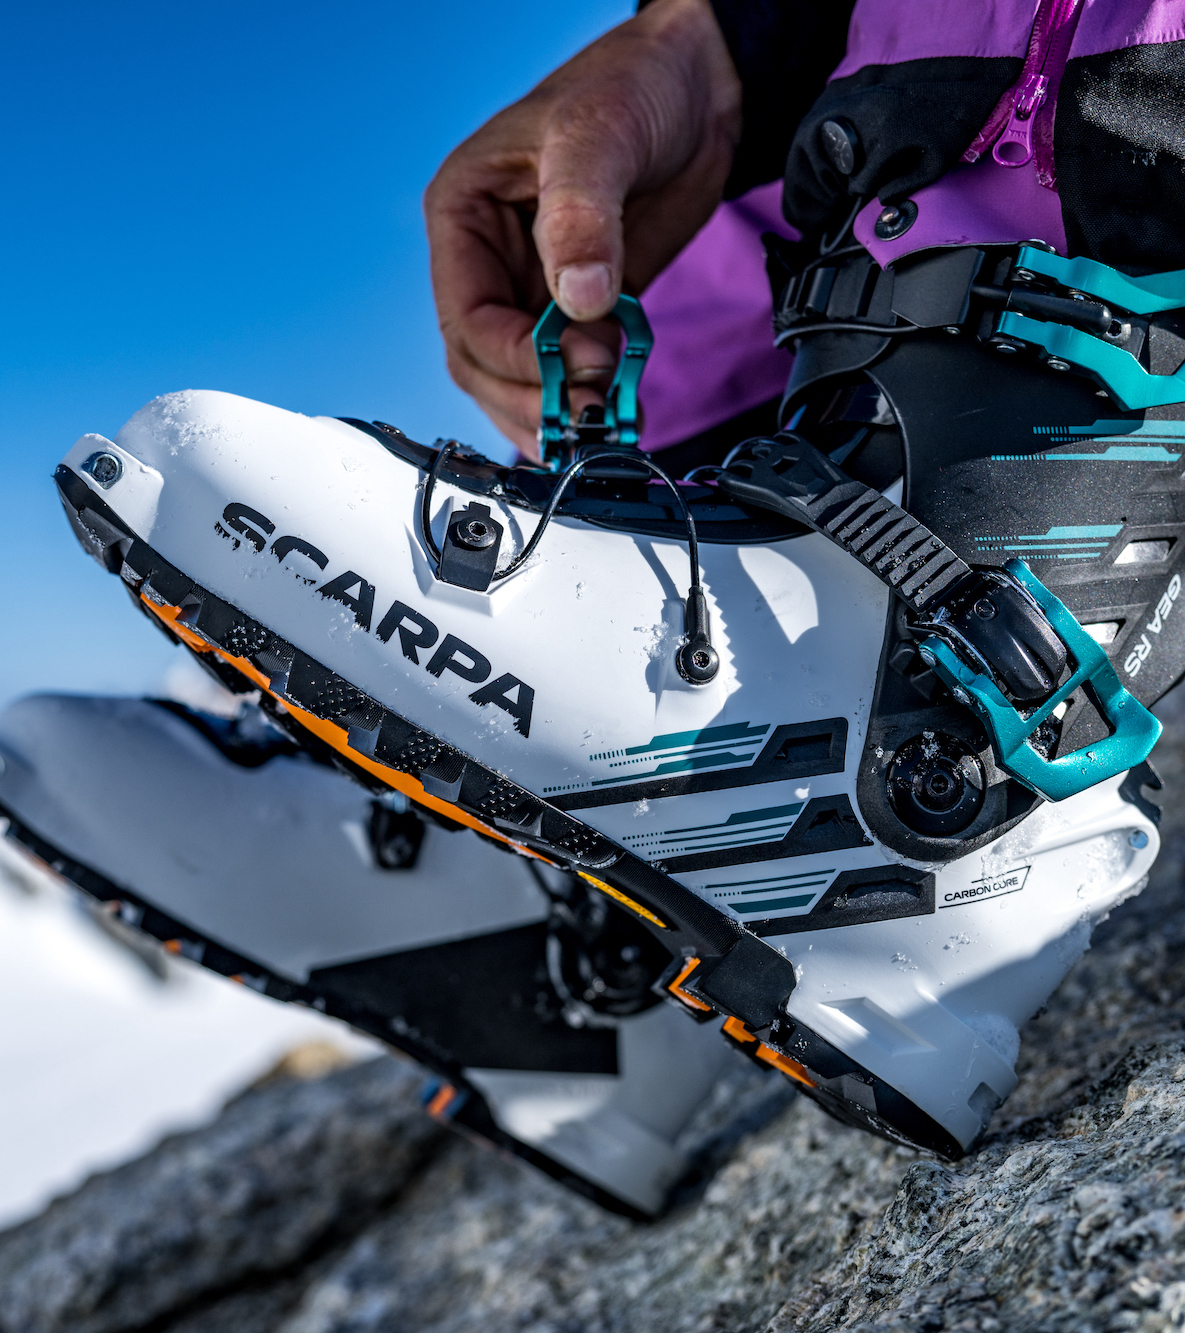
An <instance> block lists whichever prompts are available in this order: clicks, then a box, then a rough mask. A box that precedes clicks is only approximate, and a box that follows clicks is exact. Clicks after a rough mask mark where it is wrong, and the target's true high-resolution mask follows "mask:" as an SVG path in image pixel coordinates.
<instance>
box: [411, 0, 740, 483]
mask: <svg viewBox="0 0 1185 1333" xmlns="http://www.w3.org/2000/svg"><path fill="white" fill-rule="evenodd" d="M740 107H741V90H740V82H739V80H738V78H737V75H736V71H735V70H734V69H733V66H732V61H731V59H730V57H729V54H728V49H727V47H726V46H725V44H724V38H723V36H722V35H721V33H720V29H719V28H718V27H717V25H716V20H715V18H714V16H713V14H712V10H711V7H710V5H709V3H708V0H652V3H651V4H650V5H648V6H647V8H645V9H644V10H643V11H642V12H641V13H640V14H638V15H636V16H635V17H634V18H632V19H630V20H628V21H627V22H626V23H623V24H621V25H620V27H617V28H614V29H613V30H612V31H611V32H608V33H606V34H605V36H604V37H601V38H599V39H598V40H597V41H595V42H593V43H592V45H591V46H588V47H586V48H585V49H584V50H583V51H581V52H580V53H579V54H578V55H576V56H575V57H574V58H573V59H572V60H570V61H568V63H567V64H566V65H563V66H561V67H560V68H559V69H558V70H556V71H555V72H554V73H553V74H550V75H549V76H548V77H547V78H546V79H544V80H543V82H542V83H541V84H539V86H538V87H537V88H535V89H534V90H533V91H532V92H530V93H528V94H527V96H526V97H524V98H523V99H522V101H520V102H516V103H515V104H514V105H513V106H510V107H507V108H506V109H505V110H504V111H501V112H499V113H498V114H497V115H496V116H494V117H493V118H492V119H491V120H489V121H488V122H487V123H486V124H485V125H483V126H482V128H481V129H479V130H478V131H477V133H476V134H474V135H472V136H471V137H470V138H469V139H467V140H466V141H465V142H464V143H463V144H461V145H460V147H459V148H457V149H455V150H454V151H453V152H452V153H451V154H450V155H449V157H448V158H447V159H446V161H445V163H444V165H443V166H442V167H441V168H440V170H439V172H438V173H437V175H436V178H435V179H434V180H433V182H432V183H431V185H430V186H429V187H428V190H427V193H426V194H425V197H424V210H425V214H426V217H427V223H428V239H429V244H430V247H431V256H432V283H433V287H434V289H435V294H436V306H437V313H438V316H439V319H440V327H441V332H442V333H443V334H444V341H445V347H446V349H447V355H448V366H449V371H450V373H451V374H452V376H453V378H454V379H455V380H456V382H457V383H458V384H459V385H460V386H461V388H462V389H464V390H465V391H466V392H467V393H470V394H472V395H473V397H474V398H476V399H477V401H478V403H479V404H480V405H481V406H482V407H483V408H484V409H485V411H486V412H487V413H488V414H489V416H490V417H491V418H492V419H493V421H494V423H495V424H496V425H497V426H498V427H499V429H501V430H502V431H503V432H504V433H505V434H506V435H507V436H509V438H510V439H511V440H512V441H513V442H514V443H515V444H516V445H518V447H519V448H520V449H521V450H522V451H523V452H524V453H525V454H527V455H529V456H531V457H538V445H537V444H536V440H535V429H536V427H537V426H538V424H539V369H538V365H537V364H536V361H535V351H534V347H533V346H532V343H531V330H532V328H533V327H534V325H535V323H536V321H537V319H538V317H539V315H540V314H541V313H542V311H543V309H544V307H545V306H546V305H547V302H548V300H549V299H550V298H551V297H554V298H555V300H556V301H558V302H559V305H560V307H561V308H562V309H563V310H564V312H565V313H566V314H567V315H568V316H569V317H570V318H571V319H573V320H574V321H577V322H578V323H577V325H576V326H570V327H569V329H568V331H567V332H566V333H565V335H564V340H563V347H564V355H565V362H566V365H567V368H568V383H569V386H570V387H571V389H572V413H573V417H574V418H575V417H576V416H577V415H578V414H579V412H580V411H581V410H582V409H583V407H585V406H586V405H587V404H589V403H599V402H601V401H603V392H604V389H605V388H606V387H607V386H608V381H609V378H610V376H611V374H612V371H613V368H614V366H615V364H616V361H617V348H618V341H619V331H618V328H617V325H616V323H615V322H613V321H611V320H610V321H605V319H604V317H605V316H606V315H607V314H608V312H609V311H611V310H612V308H613V306H614V305H615V304H616V301H617V298H618V296H619V294H620V293H621V290H622V288H623V286H624V287H625V289H626V290H629V291H633V292H639V291H641V290H642V289H643V288H644V287H645V286H646V284H647V283H648V282H649V281H650V280H651V279H652V278H653V277H654V276H655V275H656V274H657V273H659V272H660V271H661V270H662V269H663V268H664V267H665V266H666V265H667V264H668V263H669V262H670V261H671V260H672V259H673V258H674V256H675V255H676V254H678V252H679V251H680V250H681V249H682V248H683V246H684V245H686V244H687V242H688V241H689V240H690V239H691V238H692V236H694V235H695V233H696V232H697V231H698V230H699V228H700V227H701V226H703V224H704V223H705V222H706V221H707V220H708V218H709V217H710V216H711V214H712V211H713V210H714V209H715V207H716V205H717V203H718V202H719V200H720V196H721V191H722V190H723V187H724V182H725V180H726V179H727V176H728V172H729V167H730V165H731V162H732V154H733V149H734V147H735V145H736V142H737V140H738V138H739V137H740V125H741V111H740ZM598 321H600V322H598Z"/></svg>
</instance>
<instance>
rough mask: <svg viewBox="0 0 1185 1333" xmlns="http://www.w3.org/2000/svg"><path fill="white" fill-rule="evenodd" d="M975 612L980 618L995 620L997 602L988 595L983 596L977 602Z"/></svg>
mask: <svg viewBox="0 0 1185 1333" xmlns="http://www.w3.org/2000/svg"><path fill="white" fill-rule="evenodd" d="M975 614H976V615H977V616H978V617H979V618H980V620H994V619H995V616H996V604H995V602H993V601H992V600H991V599H990V598H988V597H981V598H980V599H979V601H978V602H976V603H975Z"/></svg>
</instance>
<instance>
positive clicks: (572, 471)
mask: <svg viewBox="0 0 1185 1333" xmlns="http://www.w3.org/2000/svg"><path fill="white" fill-rule="evenodd" d="M456 447H457V442H456V441H455V440H450V441H449V442H448V443H447V444H446V445H445V446H444V448H442V449H441V450H440V452H439V453H438V454H437V455H436V458H435V459H434V460H433V463H432V468H431V471H430V472H429V473H428V479H427V481H425V483H424V495H423V499H422V501H421V505H420V515H421V521H422V523H423V528H424V539H425V540H424V545H425V546H426V547H427V548H428V550H429V552H430V553H431V555H432V558H433V559H434V560H435V561H436V576H437V578H439V577H440V562H441V554H440V548H439V547H438V546H437V545H436V541H435V539H434V538H433V536H432V528H431V522H432V492H433V490H434V488H435V486H436V480H437V478H438V477H439V476H440V472H441V468H442V467H443V465H444V459H445V457H446V456H447V455H448V454H451V453H452V451H453V450H454V449H455V448H456ZM598 462H612V463H617V464H619V465H620V464H622V463H629V464H637V465H639V466H641V467H644V468H645V469H646V470H647V471H648V472H650V473H652V474H653V475H654V476H656V477H657V478H658V479H659V481H661V482H662V483H663V484H664V485H665V486H666V487H667V489H668V490H669V491H670V492H671V494H672V495H673V496H674V497H675V503H676V504H677V505H678V506H679V513H680V516H681V517H682V519H683V524H684V527H686V529H687V558H688V560H689V562H690V564H691V587H690V589H689V590H688V593H687V601H686V603H685V618H684V630H685V633H686V636H687V637H686V640H685V642H684V643H683V645H682V646H681V647H680V648H679V650H678V652H677V653H676V654H675V664H676V666H677V668H678V670H679V674H680V675H681V676H682V677H683V679H684V680H686V681H687V682H688V683H690V684H692V685H706V684H707V683H708V682H709V681H711V680H715V678H716V673H717V671H718V670H719V669H720V655H719V654H718V653H717V652H716V650H715V648H713V647H712V641H711V638H710V636H709V633H708V606H707V599H706V598H705V597H704V589H703V585H702V584H701V583H700V576H699V538H698V536H697V534H696V531H695V519H694V518H692V516H691V510H690V509H689V508H688V506H687V500H686V498H685V497H684V495H683V492H682V491H681V490H680V489H679V487H678V486H677V485H676V484H675V482H674V481H672V480H671V478H670V477H669V476H668V475H667V473H666V472H664V471H663V469H662V468H660V467H659V466H658V464H657V463H653V462H651V460H650V459H649V458H647V457H646V456H645V454H641V453H638V454H623V453H622V451H621V450H620V449H613V450H609V449H602V450H600V451H599V452H598V453H593V454H586V455H585V456H584V457H583V458H578V459H577V460H576V461H575V462H574V463H572V464H570V465H569V466H568V468H567V469H566V470H565V471H564V473H563V474H562V475H561V477H560V479H559V481H558V482H557V483H556V487H555V490H553V491H552V493H551V498H550V499H549V500H548V502H547V508H546V509H544V511H543V513H542V514H541V515H540V516H539V522H538V523H537V524H536V525H535V531H534V532H533V533H532V534H531V540H530V541H529V542H527V544H526V546H524V547H523V549H522V550H521V551H520V552H519V553H518V555H517V556H515V558H514V559H513V560H512V561H511V562H510V563H509V564H508V565H507V566H506V568H505V569H500V570H497V571H496V572H495V573H494V574H492V575H491V577H490V582H491V583H495V582H497V581H498V580H499V579H504V578H509V576H510V575H511V574H513V573H514V572H515V570H517V569H521V568H522V566H523V564H524V563H525V562H526V561H527V560H529V559H530V558H531V556H532V554H533V553H534V551H535V548H536V547H537V546H538V545H539V542H540V539H541V538H542V536H543V534H544V532H545V531H546V529H547V525H548V524H549V523H550V522H551V520H552V518H553V517H554V516H555V512H556V510H557V508H558V507H559V503H560V501H561V500H562V499H563V496H564V492H565V491H566V490H567V489H568V486H569V484H570V483H571V482H572V480H573V479H574V478H575V477H576V476H577V475H578V474H579V473H580V472H581V471H583V469H584V468H586V467H587V466H588V465H589V464H590V463H598Z"/></svg>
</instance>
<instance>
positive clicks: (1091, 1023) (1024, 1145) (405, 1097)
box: [0, 696, 1185, 1333]
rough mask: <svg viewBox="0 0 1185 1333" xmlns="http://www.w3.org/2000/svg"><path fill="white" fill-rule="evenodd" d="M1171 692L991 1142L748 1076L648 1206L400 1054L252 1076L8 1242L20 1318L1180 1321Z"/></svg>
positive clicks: (727, 1325)
mask: <svg viewBox="0 0 1185 1333" xmlns="http://www.w3.org/2000/svg"><path fill="white" fill-rule="evenodd" d="M1160 711H1161V712H1162V715H1163V716H1164V717H1165V721H1166V726H1167V728H1168V730H1167V735H1166V740H1165V742H1163V743H1162V746H1161V747H1160V749H1159V750H1158V752H1157V754H1156V756H1155V761H1156V763H1157V765H1158V767H1159V768H1160V769H1161V771H1162V773H1163V774H1164V776H1165V779H1166V796H1167V797H1168V800H1167V807H1166V813H1165V820H1164V823H1163V825H1162V833H1163V835H1164V849H1163V852H1162V854H1161V858H1160V861H1159V862H1158V864H1157V867H1156V869H1155V871H1154V873H1153V876H1152V880H1151V883H1150V885H1149V887H1148V888H1147V889H1146V890H1145V892H1144V893H1143V894H1142V895H1141V896H1140V897H1139V898H1136V899H1134V900H1132V901H1131V902H1129V903H1126V904H1124V906H1123V907H1121V908H1120V909H1118V910H1117V911H1116V912H1115V913H1114V915H1113V916H1112V918H1111V919H1110V920H1109V921H1108V922H1106V923H1105V924H1104V925H1103V926H1102V927H1101V928H1100V929H1099V931H1098V932H1097V933H1096V936H1095V940H1094V945H1093V947H1092V949H1091V951H1090V952H1089V953H1088V954H1087V955H1086V956H1085V957H1084V958H1083V959H1082V960H1081V961H1080V962H1079V963H1078V964H1077V965H1076V967H1075V968H1074V970H1073V971H1072V973H1071V974H1070V976H1069V978H1068V979H1067V981H1066V983H1065V984H1064V985H1063V986H1062V988H1061V990H1060V991H1059V992H1058V993H1057V995H1055V996H1054V998H1053V1000H1052V1001H1051V1002H1050V1005H1049V1007H1048V1009H1047V1010H1046V1012H1045V1013H1044V1014H1042V1015H1041V1016H1040V1017H1038V1018H1036V1019H1034V1020H1033V1021H1032V1022H1031V1023H1029V1025H1028V1026H1027V1028H1026V1030H1025V1032H1024V1033H1023V1038H1024V1040H1023V1045H1022V1048H1021V1062H1020V1067H1019V1071H1018V1072H1019V1073H1020V1074H1021V1083H1020V1086H1019V1087H1018V1089H1017V1091H1016V1092H1015V1093H1014V1094H1013V1096H1012V1098H1011V1099H1010V1100H1009V1102H1008V1103H1006V1105H1005V1106H1004V1107H1003V1108H1002V1109H1001V1111H1000V1112H999V1113H998V1114H997V1118H996V1121H995V1123H994V1125H993V1129H992V1132H991V1133H990V1135H989V1137H988V1139H987V1141H986V1143H985V1144H984V1146H983V1147H982V1148H981V1149H980V1150H979V1152H978V1153H976V1154H975V1155H974V1156H972V1157H970V1158H969V1159H967V1160H965V1161H963V1162H961V1163H959V1164H957V1165H955V1166H949V1165H944V1164H941V1163H938V1162H935V1161H932V1160H928V1159H926V1158H925V1157H924V1156H923V1155H921V1154H917V1153H913V1152H908V1151H905V1150H902V1149H899V1148H895V1147H892V1146H890V1145H888V1144H885V1143H881V1142H879V1141H878V1140H875V1139H872V1138H869V1137H867V1136H865V1135H862V1134H860V1133H858V1132H856V1131H854V1130H849V1129H845V1128H843V1127H842V1126H839V1125H836V1124H834V1123H833V1122H831V1121H830V1120H828V1119H827V1118H826V1117H825V1116H824V1115H823V1114H822V1113H821V1112H820V1111H818V1110H817V1109H816V1108H815V1107H814V1106H813V1105H812V1104H811V1103H809V1102H807V1101H805V1100H802V1099H793V1098H790V1097H789V1095H788V1093H787V1091H786V1090H785V1088H784V1087H783V1086H782V1085H780V1084H776V1083H767V1082H765V1081H764V1080H762V1078H761V1077H760V1076H758V1075H749V1074H743V1075H737V1076H736V1080H737V1081H736V1082H735V1085H734V1087H733V1093H734V1094H736V1095H743V1097H744V1098H745V1099H747V1101H746V1104H747V1105H748V1106H749V1107H750V1108H751V1110H752V1115H751V1122H752V1123H759V1122H761V1121H763V1120H764V1121H765V1124H764V1127H763V1128H760V1129H759V1130H757V1131H756V1132H754V1133H751V1134H748V1135H747V1136H744V1137H742V1138H741V1139H740V1140H739V1142H734V1143H733V1144H732V1146H731V1151H730V1152H728V1153H727V1155H726V1160H725V1161H724V1164H723V1165H722V1166H721V1167H720V1169H719V1170H718V1171H717V1172H716V1174H715V1175H714V1176H713V1177H711V1178H710V1179H709V1180H708V1181H707V1183H706V1185H701V1186H700V1188H698V1189H692V1190H689V1191H688V1193H687V1195H686V1197H685V1198H684V1199H683V1201H682V1202H681V1203H680V1205H679V1206H678V1207H677V1208H676V1209H675V1210H674V1211H673V1212H672V1213H671V1214H670V1215H669V1216H668V1217H667V1218H665V1219H664V1220H663V1221H661V1222H658V1223H655V1224H652V1225H649V1226H640V1225H637V1224H633V1223H629V1222H625V1221H623V1220H621V1219H619V1218H615V1217H612V1216H609V1215H608V1214H606V1213H603V1212H601V1211H600V1210H598V1209H597V1208H595V1207H594V1206H592V1205H590V1204H587V1203H585V1202H584V1201H582V1200H580V1199H578V1198H576V1197H574V1196H572V1195H569V1194H567V1193H566V1192H565V1191H563V1190H562V1189H560V1188H559V1187H558V1186H555V1185H553V1184H552V1183H551V1182H550V1181H548V1180H546V1179H545V1178H543V1177H541V1176H539V1175H537V1174H536V1173H534V1172H532V1171H531V1170H530V1169H529V1168H527V1167H524V1166H522V1165H520V1164H519V1163H517V1162H513V1161H505V1160H503V1159H501V1158H499V1157H496V1156H495V1155H493V1154H491V1153H486V1152H483V1151H481V1150H479V1149H477V1148H474V1147H472V1146H471V1145H469V1144H467V1143H465V1142H463V1141H460V1140H457V1139H454V1138H452V1137H442V1136H441V1135H440V1134H439V1133H438V1132H437V1131H436V1130H435V1129H434V1128H433V1127H432V1126H431V1124H430V1122H428V1121H426V1120H425V1119H424V1118H423V1117H422V1116H421V1114H420V1113H419V1111H418V1109H417V1104H416V1101H415V1098H414V1096H413V1094H412V1091H411V1089H412V1086H413V1084H414V1081H415V1079H414V1076H413V1075H412V1074H410V1073H409V1072H408V1070H407V1068H406V1066H402V1065H400V1064H398V1063H397V1062H395V1061H393V1060H391V1061H388V1060H382V1061H376V1062H374V1063H372V1064H369V1065H365V1066H360V1067H356V1068H354V1069H349V1070H345V1071H340V1072H336V1073H331V1074H329V1075H327V1076H326V1077H324V1078H322V1079H319V1080H317V1081H315V1082H311V1083H301V1082H295V1081H288V1082H283V1081H281V1082H278V1083H273V1084H271V1085H270V1086H268V1087H265V1088H262V1089H259V1090H257V1091H254V1092H251V1093H248V1094H246V1095H245V1096H244V1097H242V1098H240V1099H239V1100H238V1101H237V1102H236V1103H234V1104H232V1105H231V1106H230V1107H229V1108H228V1109H227V1111H226V1112H225V1113H224V1115H223V1117H222V1118H221V1120H219V1121H218V1122H217V1123H216V1124H215V1125H213V1126H211V1127H210V1128H209V1129H205V1130H200V1131H196V1132H194V1133H192V1134H189V1135H185V1136H179V1137H178V1138H176V1139H174V1140H170V1141H168V1142H166V1143H164V1144H162V1145H161V1146H160V1147H159V1148H158V1149H157V1150H156V1151H155V1152H154V1153H152V1154H149V1155H148V1156H147V1157H145V1158H144V1159H142V1160H141V1161H139V1162H136V1163H133V1164H131V1165H129V1166H126V1167H123V1168H121V1169H120V1170H118V1171H115V1172H111V1173H109V1174H107V1175H105V1176H101V1177H96V1178H95V1179H94V1180H92V1181H90V1182H88V1183H87V1184H86V1185H85V1186H83V1188H82V1189H81V1190H79V1191H78V1192H77V1193H76V1194H74V1195H73V1196H71V1197H69V1198H67V1199H63V1200H60V1201H58V1202H57V1203H55V1204H54V1205H53V1206H52V1207H51V1208H50V1209H49V1210H48V1211H47V1212H46V1213H45V1214H44V1215H43V1216H42V1217H40V1218H37V1219H35V1220H33V1221H32V1222H29V1223H26V1224H25V1225H23V1226H22V1227H18V1228H16V1229H14V1230H12V1231H10V1232H8V1233H6V1234H4V1235H0V1333H59V1331H61V1333H65V1330H70V1333H125V1331H126V1333H132V1330H144V1331H145V1333H148V1331H151V1333H214V1330H225V1329H234V1330H235V1333H364V1331H365V1333H370V1331H371V1330H374V1331H375V1333H477V1331H478V1330H481V1333H512V1330H513V1333H658V1331H659V1330H661V1331H662V1333H790V1330H808V1331H809V1333H822V1331H823V1330H832V1329H851V1330H858V1331H860V1333H874V1331H879V1330H887V1329H897V1330H902V1329H905V1330H939V1329H949V1330H976V1329H984V1330H1006V1331H1007V1333H1013V1330H1026V1331H1028V1330H1032V1331H1033V1333H1045V1331H1048V1333H1062V1331H1063V1330H1064V1331H1065V1333H1070V1331H1071V1330H1073V1331H1074V1333H1096V1331H1097V1333H1109V1331H1110V1330H1119V1329H1138V1330H1148V1331H1149V1333H1151V1331H1152V1330H1157V1331H1159V1330H1167V1329H1176V1328H1183V1327H1185V889H1183V885H1182V867H1183V866H1185V801H1183V802H1179V803H1178V802H1177V801H1174V800H1173V797H1174V796H1177V797H1179V796H1180V794H1181V793H1183V792H1185V697H1183V698H1182V699H1181V700H1180V701H1178V700H1176V699H1175V698H1173V697H1171V696H1170V699H1169V700H1168V701H1167V703H1166V706H1165V707H1164V708H1163V709H1162V710H1160ZM729 1095H731V1094H729V1092H728V1090H727V1089H725V1090H723V1091H722V1092H721V1093H720V1097H721V1098H722V1099H724V1100H725V1101H727V1099H728V1097H729ZM779 1108H780V1109H779ZM722 1112H723V1107H722V1106H717V1107H716V1108H715V1117H716V1118H715V1120H713V1119H712V1114H713V1113H712V1111H711V1110H709V1112H707V1113H705V1119H704V1121H703V1123H702V1124H701V1125H700V1127H699V1132H701V1133H704V1132H710V1131H711V1130H712V1127H713V1125H714V1124H718V1123H720V1122H721V1120H722ZM774 1112H776V1113H775V1114H773V1116H772V1118H770V1116H771V1113H774ZM724 1147H727V1135H725V1136H724V1137H719V1136H718V1138H717V1140H716V1146H715V1155H716V1158H717V1159H718V1158H719V1156H720V1154H721V1152H722V1151H723V1148H724ZM709 1155H710V1154H709Z"/></svg>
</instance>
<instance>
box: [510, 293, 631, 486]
mask: <svg viewBox="0 0 1185 1333" xmlns="http://www.w3.org/2000/svg"><path fill="white" fill-rule="evenodd" d="M610 313H611V314H612V316H613V318H614V319H616V320H617V322H618V323H619V324H620V325H621V327H622V330H623V331H624V333H625V347H624V348H623V349H622V353H621V356H620V358H619V359H618V362H617V369H616V371H615V372H614V375H613V382H612V384H610V386H609V392H608V394H607V395H606V396H605V408H604V416H603V419H602V420H600V421H593V420H589V421H585V420H581V421H580V422H578V423H577V424H576V425H575V426H573V425H572V420H571V416H572V414H571V408H570V406H569V402H568V379H567V372H566V371H565V369H564V357H563V353H562V352H561V351H560V335H561V334H562V333H563V331H564V330H565V329H566V328H567V327H568V324H569V323H570V320H569V319H568V316H567V315H565V314H564V312H563V311H562V310H561V309H560V308H559V306H558V305H556V303H555V302H554V301H552V302H551V304H550V305H549V306H548V307H547V309H546V310H545V311H544V312H543V314H542V316H541V317H540V319H539V322H538V324H536V325H535V327H534V329H533V330H532V332H531V341H532V342H533V343H534V344H535V356H536V358H537V359H538V362H539V380H540V385H541V387H542V413H541V416H542V420H541V422H540V425H539V432H538V440H539V447H540V452H541V454H542V457H543V462H544V463H545V464H546V465H547V466H549V467H550V468H551V469H552V471H556V470H557V469H558V468H559V467H560V465H561V464H562V463H563V462H564V461H565V456H566V455H569V454H570V453H571V451H572V450H573V449H574V448H575V447H576V446H577V445H581V444H595V445H597V446H600V447H609V448H613V447H617V448H621V449H636V448H637V446H638V384H639V382H640V381H641V379H642V371H643V370H645V368H646V359H647V357H649V355H650V351H651V348H652V347H653V346H654V334H653V332H652V331H651V328H650V321H649V320H648V319H647V318H646V315H645V312H644V311H643V310H642V306H641V303H640V302H639V301H638V299H637V298H636V297H633V296H619V297H618V298H617V304H616V305H615V306H614V307H613V309H612V311H611V312H610Z"/></svg>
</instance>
